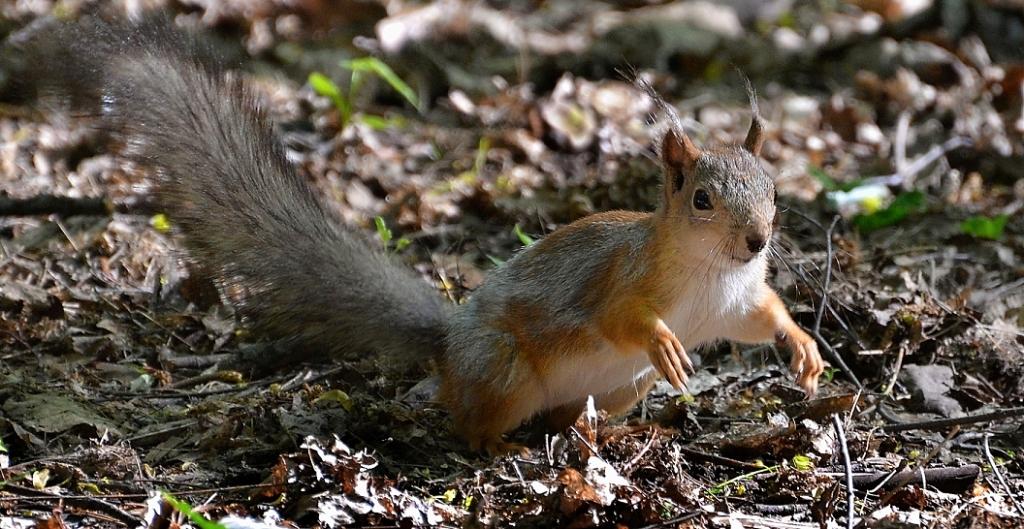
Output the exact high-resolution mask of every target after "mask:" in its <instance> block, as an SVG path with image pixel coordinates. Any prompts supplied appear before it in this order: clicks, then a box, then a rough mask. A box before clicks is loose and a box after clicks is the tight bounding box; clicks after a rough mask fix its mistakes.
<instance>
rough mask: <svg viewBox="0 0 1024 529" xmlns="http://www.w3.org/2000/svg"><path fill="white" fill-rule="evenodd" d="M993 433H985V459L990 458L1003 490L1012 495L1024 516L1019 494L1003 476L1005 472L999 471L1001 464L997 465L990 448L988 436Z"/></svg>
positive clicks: (989, 464)
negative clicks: (1018, 498)
mask: <svg viewBox="0 0 1024 529" xmlns="http://www.w3.org/2000/svg"><path fill="white" fill-rule="evenodd" d="M989 437H991V434H985V437H984V443H985V444H984V445H983V446H984V447H985V459H986V460H988V466H989V467H991V468H992V473H993V474H995V475H996V479H997V480H999V484H1000V485H1002V486H1003V490H1005V491H1006V495H1007V496H1009V497H1010V502H1012V503H1013V506H1014V507H1016V508H1017V512H1018V513H1020V514H1021V515H1022V516H1024V507H1021V505H1020V502H1018V501H1017V495H1015V494H1014V493H1013V489H1011V488H1010V485H1009V484H1008V483H1007V482H1006V478H1004V477H1003V473H1002V472H1000V471H999V465H996V459H995V458H994V457H992V450H989V448H988V438H989Z"/></svg>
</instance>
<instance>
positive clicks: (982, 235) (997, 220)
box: [960, 215, 1010, 241]
mask: <svg viewBox="0 0 1024 529" xmlns="http://www.w3.org/2000/svg"><path fill="white" fill-rule="evenodd" d="M1009 220H1010V216H1009V215H996V216H995V217H984V216H980V215H979V216H975V217H971V218H969V219H967V220H965V221H963V222H961V223H960V231H962V232H964V233H966V234H967V235H971V236H974V237H977V238H979V239H989V240H993V241H994V240H997V239H1000V238H1002V236H1003V230H1005V229H1006V223H1007V221H1009Z"/></svg>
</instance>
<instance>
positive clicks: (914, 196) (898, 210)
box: [853, 191, 924, 233]
mask: <svg viewBox="0 0 1024 529" xmlns="http://www.w3.org/2000/svg"><path fill="white" fill-rule="evenodd" d="M923 209H924V193H922V192H920V191H910V192H907V193H901V194H899V195H898V196H896V198H895V199H894V200H893V201H892V203H891V204H889V207H887V208H885V209H880V210H878V211H876V212H874V213H864V214H860V215H857V216H856V217H854V218H853V225H854V226H856V227H857V229H858V230H860V231H861V232H863V233H868V232H872V231H875V230H879V229H881V228H886V227H889V226H895V225H896V224H899V223H900V222H901V221H902V220H903V219H905V218H907V217H908V216H910V214H911V213H917V212H920V211H922V210H923Z"/></svg>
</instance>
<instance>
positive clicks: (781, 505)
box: [0, 0, 1024, 529]
mask: <svg viewBox="0 0 1024 529" xmlns="http://www.w3.org/2000/svg"><path fill="white" fill-rule="evenodd" d="M150 3H153V4H163V3H164V2H150ZM86 4H89V3H88V2H87V3H86ZM125 4H132V5H133V4H134V3H130V2H126V3H125ZM166 4H168V8H169V9H171V10H173V11H174V12H175V13H177V21H178V22H179V23H180V24H182V25H185V26H189V27H192V28H196V29H198V30H200V31H201V32H204V33H207V34H209V35H211V36H215V37H216V38H218V39H219V42H222V45H223V46H224V49H225V50H226V51H225V53H226V54H227V55H228V56H229V57H232V58H234V59H237V61H236V62H237V63H238V64H241V65H242V67H243V69H244V70H245V71H246V76H247V77H249V78H250V80H251V82H252V83H253V84H254V85H255V86H256V87H257V88H258V90H259V92H260V94H261V95H262V96H263V97H264V99H265V101H266V103H267V107H268V109H269V112H270V114H271V116H272V117H273V119H274V121H275V123H276V124H277V126H278V132H279V133H280V134H281V135H282V137H283V139H284V143H285V145H286V147H287V150H288V155H289V158H290V159H291V160H292V161H293V162H294V163H295V164H296V166H297V167H298V168H299V170H300V172H301V173H302V174H303V175H304V176H305V177H308V178H309V179H310V181H312V182H314V183H315V185H316V186H317V188H318V189H319V190H320V191H322V193H323V196H324V197H325V200H326V201H327V202H328V203H329V204H330V205H331V207H332V208H333V209H334V210H335V211H336V212H337V213H338V215H339V217H341V218H342V219H343V220H344V221H345V222H348V223H349V224H351V225H352V226H355V227H356V228H357V229H360V230H363V231H364V232H365V233H366V234H367V237H368V239H370V240H371V241H372V243H373V244H381V245H383V246H385V247H386V250H387V251H389V252H393V253H395V254H397V255H398V257H399V258H401V259H403V260H406V261H408V262H409V263H410V265H411V266H415V267H416V269H417V270H419V271H420V272H421V273H422V275H423V277H424V279H425V280H427V281H431V282H432V283H434V284H437V285H438V288H439V291H440V293H439V295H446V296H449V297H450V298H452V299H453V300H461V299H464V298H466V297H468V296H471V295H472V290H473V288H475V287H476V286H477V285H479V284H480V282H481V280H482V279H483V277H484V276H485V275H486V273H487V270H488V269H490V268H493V267H495V266H500V263H501V262H502V261H504V260H506V259H508V258H509V257H510V256H511V255H513V254H514V253H515V252H516V251H517V250H518V249H519V248H521V247H522V246H523V245H525V244H530V243H531V241H532V240H534V239H536V238H540V237H542V236H543V235H544V234H546V233H549V232H551V231H552V230H554V229H556V228H557V227H559V226H561V225H564V224H566V223H568V222H571V221H573V220H575V219H577V218H580V217H582V216H584V215H586V214H589V213H592V212H596V211H604V210H609V209H638V210H650V209H652V208H653V207H655V205H656V203H657V200H658V197H659V196H660V188H659V185H660V173H659V169H658V164H657V160H656V156H655V152H654V148H653V145H654V144H655V142H656V140H657V139H658V134H659V131H660V130H663V129H661V128H659V127H658V124H657V123H655V122H653V121H652V113H653V111H654V106H653V105H652V102H651V101H650V100H649V99H648V98H647V97H646V96H645V95H644V94H643V93H641V92H639V91H638V90H636V89H635V88H634V87H633V85H631V84H630V83H628V82H625V81H624V74H623V73H621V72H624V71H635V72H637V73H638V74H639V75H640V76H641V77H643V78H645V79H647V80H648V81H650V82H651V84H652V85H653V86H654V87H655V88H657V89H658V90H659V91H660V92H661V93H662V94H663V95H664V96H665V98H666V99H667V100H668V101H669V102H670V103H671V104H672V105H673V106H674V107H675V108H676V110H677V112H678V113H679V116H680V117H681V118H682V122H683V125H684V126H685V127H686V128H687V130H688V131H689V132H690V133H691V134H692V136H693V137H694V138H695V139H696V141H697V142H698V143H699V144H721V143H730V142H738V141H741V140H742V138H743V136H744V134H745V132H746V127H747V126H748V124H749V116H750V112H749V107H748V105H747V102H746V95H745V92H744V89H743V81H742V79H741V77H740V75H739V74H738V73H737V72H736V69H739V70H742V72H743V73H744V74H745V75H746V76H749V77H750V79H751V81H752V82H753V85H754V86H755V87H756V88H757V90H758V92H759V95H760V105H761V113H762V115H763V116H764V117H765V119H766V121H767V123H768V129H767V131H768V139H767V142H766V144H765V146H764V151H763V154H764V157H765V159H766V161H767V164H766V165H767V166H770V170H771V171H772V174H773V175H774V176H775V177H776V181H777V188H778V192H779V203H780V208H781V211H782V215H781V225H780V229H779V230H778V232H777V234H776V236H775V240H774V241H773V245H774V246H775V248H776V252H775V254H776V255H775V257H774V259H773V262H772V266H771V279H770V283H771V284H772V285H773V286H774V287H776V288H777V289H778V290H779V292H780V293H781V295H782V297H783V299H784V300H785V302H786V303H787V305H788V306H789V307H790V309H791V311H792V312H793V313H794V317H795V318H796V319H797V320H798V321H799V322H800V323H801V325H802V326H804V327H805V328H806V329H808V330H809V331H811V332H812V333H813V334H815V335H817V337H818V338H819V340H820V345H821V346H822V350H823V353H825V356H826V359H827V360H828V361H829V363H830V365H831V368H830V369H829V370H828V371H827V372H826V374H825V376H824V377H823V381H822V387H821V390H820V391H819V394H818V395H817V396H816V397H815V398H813V399H810V400H808V399H806V398H805V396H804V394H803V393H802V391H800V389H799V388H798V387H797V386H796V385H795V384H794V382H793V379H792V377H791V375H790V374H789V373H788V372H787V369H786V365H787V362H786V359H787V356H788V352H787V351H785V350H776V349H775V347H774V346H761V347H733V346H730V345H728V344H723V345H720V346H717V347H711V348H707V349H705V350H702V351H698V352H693V356H694V358H695V360H696V361H697V363H698V367H699V369H698V372H697V374H696V375H695V376H693V378H692V379H691V382H690V384H689V388H688V391H687V392H685V393H681V392H678V391H676V390H674V389H672V388H671V387H670V386H668V385H667V384H665V383H659V385H658V386H656V388H655V390H654V391H653V392H652V393H651V394H650V395H649V396H648V397H647V398H646V399H645V400H644V401H643V402H642V404H641V405H639V406H637V407H636V409H634V410H633V411H632V412H631V413H630V414H629V415H628V416H627V417H623V418H611V419H609V418H607V417H604V416H600V415H589V414H588V415H584V416H583V417H581V418H580V420H579V421H578V422H577V423H576V425H575V426H574V427H573V428H571V429H569V430H567V431H565V432H561V433H545V432H543V431H542V430H540V429H539V428H535V427H532V426H529V425H528V426H526V427H524V428H522V429H520V430H519V431H517V432H516V433H515V434H514V437H515V438H517V439H520V440H523V441H524V442H526V444H527V445H528V446H529V447H530V452H529V454H528V455H527V456H508V457H501V458H496V459H495V458H489V457H483V456H481V455H479V454H476V453H471V452H470V451H468V450H467V448H466V447H465V446H464V445H463V444H462V443H461V442H460V441H458V440H457V439H455V438H454V437H453V436H452V435H451V433H450V425H449V423H448V417H447V415H446V413H445V412H444V411H443V410H442V409H440V408H439V407H438V406H437V405H435V404H433V403H431V402H429V401H426V402H425V401H424V400H423V399H422V398H417V392H416V391H412V392H410V391H409V390H410V389H414V388H415V389H418V388H419V387H420V386H417V385H416V384H417V382H419V380H420V379H421V378H422V377H423V376H424V374H423V373H409V372H408V371H409V370H396V369H393V366H392V367H391V368H389V367H388V366H381V365H378V363H377V362H375V359H374V358H354V359H333V360H332V359H322V361H321V362H314V361H310V362H305V363H303V362H295V363H293V364H292V365H290V366H289V367H288V368H286V369H282V370H278V371H275V372H273V373H271V374H268V375H262V376H250V375H249V374H247V373H243V372H240V371H236V370H231V369H224V368H222V367H221V365H223V364H221V363H219V362H223V361H224V360H225V359H230V358H234V357H235V355H237V354H238V352H239V351H240V350H247V348H251V347H253V345H252V343H251V340H248V339H247V338H248V337H249V336H250V334H249V333H248V331H247V329H246V327H245V325H244V322H239V321H238V319H237V318H236V316H235V313H234V312H233V310H232V309H231V307H230V305H226V304H223V303H222V302H221V298H220V297H219V296H218V294H217V292H216V289H215V288H214V287H213V285H212V283H211V282H210V281H209V280H206V279H204V278H203V277H202V276H201V274H200V273H199V271H198V270H196V269H194V268H193V267H192V266H191V265H190V264H189V261H188V259H187V256H186V255H184V254H183V253H182V252H181V249H182V248H183V246H182V244H181V239H180V237H179V236H178V235H177V234H176V230H175V227H174V219H168V218H167V217H166V216H164V215H163V214H162V213H161V212H160V209H159V205H158V204H154V203H153V201H152V200H151V199H150V198H149V197H148V191H149V189H150V187H149V184H148V183H147V182H148V179H147V175H146V174H145V172H144V171H141V170H138V169H137V168H134V167H132V166H130V165H129V164H127V163H125V162H124V161H122V159H121V158H119V157H118V156H117V152H118V149H117V146H116V145H111V144H110V142H109V141H107V139H106V138H104V137H103V136H102V135H100V134H98V133H97V132H96V130H95V129H94V128H91V127H90V126H89V125H90V118H89V117H82V116H78V117H69V116H67V115H65V114H62V113H60V112H56V111H48V110H46V111H44V110H40V109H39V108H38V107H36V106H35V105H32V104H29V103H26V102H16V101H11V102H4V103H2V104H0V528H2V529H7V528H20V527H46V528H59V527H79V526H94V525H105V526H111V527H116V526H125V525H128V526H136V525H138V524H140V523H143V524H145V525H146V526H148V527H175V526H177V525H181V524H185V523H189V522H188V521H187V520H186V519H185V517H184V515H182V514H181V510H187V509H188V508H187V505H191V506H192V509H194V511H196V513H201V515H202V516H205V517H207V518H209V519H211V520H221V521H222V523H223V524H224V525H227V526H231V527H243V526H249V527H255V526H256V525H253V524H255V523H256V522H257V521H259V522H261V523H265V524H267V526H282V527H311V526H314V527H328V528H330V527H348V526H354V527H362V526H379V527H403V528H405V527H434V526H437V527H452V526H455V527H458V526H474V527H475V526H490V525H493V526H512V525H515V526H517V527H554V526H558V527H562V526H564V527H590V526H599V527H614V526H618V527H636V528H639V527H646V528H654V527H730V528H740V527H768V528H803V527H807V528H813V527H852V526H853V525H854V522H855V523H856V524H858V527H887V528H889V527H935V528H945V527H957V528H981V527H1007V528H1008V527H1020V526H1021V525H1022V520H1024V505H1022V504H1024V453H1022V451H1021V449H1020V447H1021V446H1024V432H1022V430H1021V423H1022V419H1021V417H1022V416H1024V377H1022V375H1024V332H1022V328H1024V216H1022V215H1021V214H1020V211H1021V208H1022V206H1024V110H1022V109H1024V62H1022V60H1021V57H1024V54H1021V52H1020V50H1022V49H1024V40H1022V37H1021V35H1024V9H1022V8H1021V7H1020V4H1019V2H1016V3H1015V2H1011V1H996V0H972V1H967V0H964V1H959V2H958V1H950V2H934V3H932V2H910V1H896V0H892V1H862V2H854V3H853V4H859V6H858V5H846V4H838V3H832V2H807V3H796V4H793V3H792V2H783V1H769V2H742V1H732V2H724V3H716V4H712V3H708V2H685V3H678V4H667V5H661V4H657V3H651V4H646V3H644V2H621V3H618V4H616V7H611V6H610V5H605V4H597V3H590V2H581V1H569V2H557V3H556V2H550V3H543V2H539V3H534V2H529V1H526V0H518V1H510V2H461V1H458V0H441V1H436V2H424V3H422V4H418V5H416V6H412V7H410V6H405V10H404V11H403V10H400V9H399V7H400V4H405V3H404V2H397V1H395V2H390V1H389V2H383V4H382V3H377V2H361V1H356V0H352V1H350V2H343V4H345V6H346V7H345V8H344V9H337V10H334V11H331V10H329V9H328V8H327V7H326V6H327V5H329V4H330V3H328V2H324V3H321V2H315V1H311V0H310V1H304V2H277V1H274V0H260V1H256V2H251V3H250V2H240V3H236V2H202V3H196V5H197V6H198V5H200V4H201V5H203V6H204V7H196V6H192V7H183V6H182V4H187V5H192V3H191V2H180V3H179V2H169V1H168V2H166ZM382 5H383V7H382ZM1015 6H1016V7H1015ZM78 7H80V5H79V3H75V2H60V3H58V4H57V7H52V6H51V5H50V3H48V2H36V3H31V2H26V3H22V2H17V3H5V4H4V5H3V6H2V7H0V21H2V22H0V35H6V39H7V40H8V42H10V41H13V40H15V39H17V38H19V37H23V36H24V35H25V34H26V32H31V31H33V28H34V27H35V23H36V22H38V21H39V20H41V19H42V18H43V17H44V16H49V15H53V14H55V12H56V11H60V16H62V17H72V16H74V13H75V10H76V9H77V8H78ZM108 7H109V8H110V9H111V10H112V11H115V12H120V13H124V11H125V10H126V9H127V8H125V7H124V5H123V4H122V3H120V2H113V3H112V4H111V5H110V6H108ZM917 8H921V10H920V11H913V10H914V9H917ZM872 10H874V11H872ZM1014 39H1016V40H1014ZM83 52H84V51H83ZM365 57H376V59H366V58H365ZM345 61H353V62H347V63H345ZM343 63H344V64H343ZM385 64H386V65H388V66H390V68H391V69H393V70H394V72H395V76H394V77H392V76H390V75H389V71H390V69H383V68H381V65H385ZM313 71H316V72H322V74H323V75H322V76H314V78H313V80H312V81H307V79H309V74H310V72H313ZM353 71H358V72H359V80H360V82H358V83H356V84H355V85H352V84H351V83H350V81H351V80H352V77H353V73H352V72H353ZM0 79H2V76H0ZM332 92H334V94H333V96H332V95H331V93H332ZM325 94H326V95H327V96H325ZM0 95H2V92H0ZM375 219H379V220H375ZM238 229H239V230H244V229H246V227H245V226H239V227H238ZM367 288H373V285H367ZM366 317H368V318H371V317H374V316H373V315H367V316H366ZM354 353H358V352H354ZM844 366H845V367H844ZM395 371H402V373H400V374H395V373H394V372H395ZM847 454H848V458H847ZM848 483H852V485H853V486H852V489H851V488H850V487H849V485H848ZM162 493H167V494H169V495H170V496H171V497H173V498H176V499H177V500H179V501H181V502H184V504H181V505H179V507H180V509H179V510H176V509H174V508H172V503H173V500H170V499H168V497H167V496H163V495H162ZM851 503H852V505H851ZM848 508H849V509H850V510H852V512H853V513H854V517H853V519H851V518H850V517H849V515H848V512H850V511H848ZM225 517H228V518H226V519H225ZM143 520H144V521H143ZM247 523H248V524H249V525H245V524H247Z"/></svg>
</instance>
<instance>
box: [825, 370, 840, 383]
mask: <svg viewBox="0 0 1024 529" xmlns="http://www.w3.org/2000/svg"><path fill="white" fill-rule="evenodd" d="M837 372H839V370H838V369H836V368H834V367H826V368H825V370H824V371H822V372H821V378H822V379H824V380H825V382H832V379H834V378H836V373H837Z"/></svg>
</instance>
